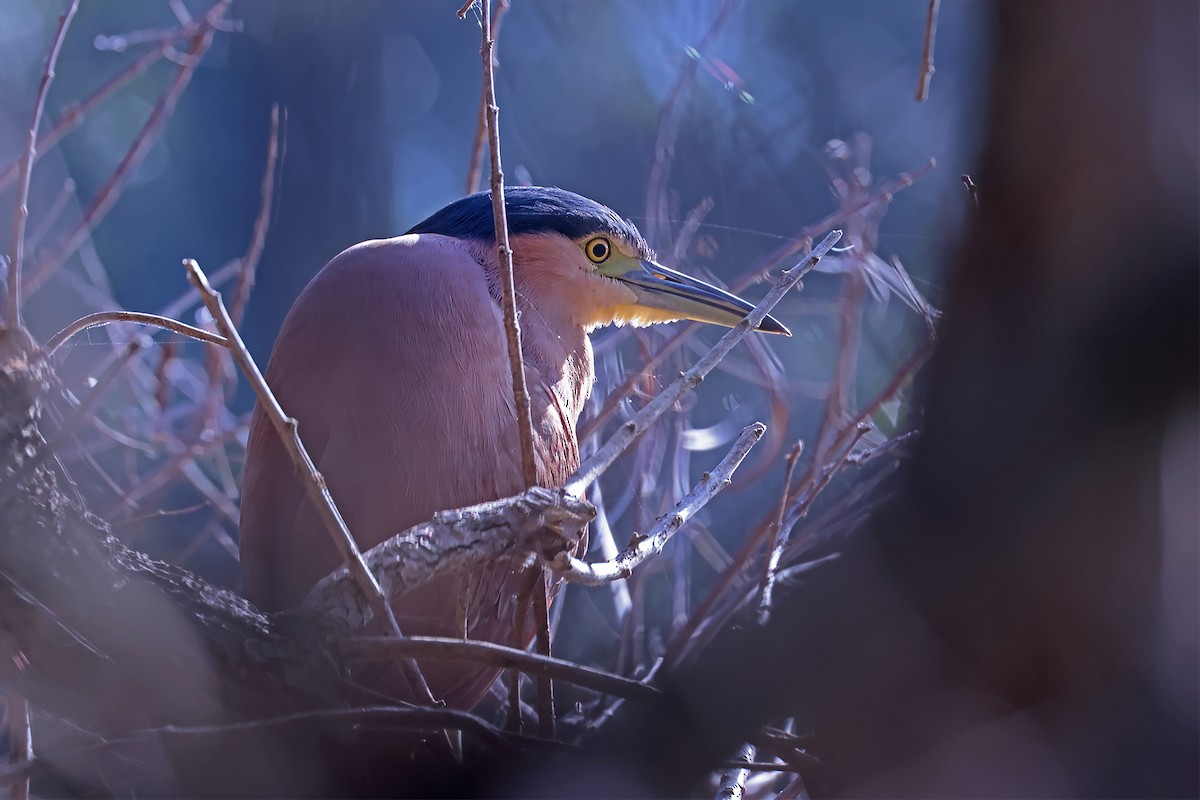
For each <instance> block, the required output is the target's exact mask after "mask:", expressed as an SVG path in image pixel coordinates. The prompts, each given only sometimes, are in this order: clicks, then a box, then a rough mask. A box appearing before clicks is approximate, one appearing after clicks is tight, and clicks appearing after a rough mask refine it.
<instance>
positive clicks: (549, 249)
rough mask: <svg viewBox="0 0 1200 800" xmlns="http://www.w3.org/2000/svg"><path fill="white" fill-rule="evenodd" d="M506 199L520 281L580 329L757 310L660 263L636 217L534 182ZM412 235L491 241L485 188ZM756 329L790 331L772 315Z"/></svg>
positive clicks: (721, 319) (725, 321)
mask: <svg viewBox="0 0 1200 800" xmlns="http://www.w3.org/2000/svg"><path fill="white" fill-rule="evenodd" d="M504 200H505V204H504V205H505V210H506V212H507V214H508V230H509V237H510V241H511V243H512V247H513V251H514V258H515V264H514V269H515V270H516V271H517V272H518V273H519V275H518V276H517V277H518V280H519V281H521V282H522V283H523V284H525V285H526V286H528V287H532V288H533V289H534V290H535V291H537V292H538V293H539V294H540V295H541V296H542V297H545V298H550V299H551V300H552V302H556V303H558V304H560V305H561V306H562V307H563V308H565V309H566V310H567V311H569V313H570V315H571V316H572V318H573V319H574V321H576V322H577V323H578V324H580V325H582V326H583V327H585V328H587V329H591V328H593V327H595V326H597V325H607V324H612V323H615V324H618V325H637V326H642V325H651V324H653V323H656V322H674V321H676V320H682V319H690V320H696V321H698V322H709V323H713V324H715V325H724V326H726V327H732V326H734V325H736V324H737V323H738V322H739V321H740V320H741V319H742V318H743V317H745V316H746V314H748V313H749V312H750V311H751V309H753V308H754V305H753V304H752V303H748V302H747V301H745V300H743V299H742V298H740V297H738V296H737V295H733V294H730V293H729V292H726V291H724V290H723V289H720V288H718V287H716V286H713V285H711V284H709V283H705V282H704V281H701V280H697V279H696V278H693V277H690V276H688V275H684V274H683V273H681V272H676V271H675V270H673V269H669V268H667V267H664V266H663V265H662V264H659V263H658V262H657V261H656V260H655V257H654V252H653V251H652V250H651V249H650V247H649V246H648V245H647V244H646V241H645V239H643V238H642V235H641V234H640V233H638V230H637V228H636V227H635V226H634V225H633V223H631V222H629V221H628V220H625V219H622V218H621V217H619V216H618V215H617V214H616V212H614V211H613V210H612V209H610V208H608V207H607V206H604V205H601V204H600V203H597V202H595V201H594V200H589V199H587V198H586V197H582V196H580V195H577V194H574V193H573V192H568V191H565V190H563V189H557V188H550V187H540V186H514V187H510V188H506V189H505V191H504ZM409 233H410V234H413V233H415V234H439V235H442V236H450V237H454V238H457V239H460V240H464V241H468V242H476V243H488V244H493V245H494V243H495V227H494V223H493V216H492V200H491V193H490V192H480V193H478V194H473V195H468V196H467V197H464V198H462V199H461V200H456V201H455V202H453V203H451V204H450V205H448V206H446V207H445V208H443V209H442V210H441V211H438V212H437V213H436V214H434V215H433V216H431V217H429V218H428V219H426V220H425V221H424V222H421V223H420V224H418V225H416V226H415V227H413V228H412V230H410V231H409ZM494 252H495V248H494V247H492V248H491V249H490V254H491V255H489V258H491V259H492V260H494V258H495V256H494ZM757 330H760V331H764V332H767V333H781V334H784V335H790V333H789V331H788V329H787V328H786V327H784V326H783V324H781V323H780V322H779V321H778V320H776V319H775V318H774V317H771V316H767V317H765V318H764V319H763V321H762V323H760V324H759V326H758V328H757Z"/></svg>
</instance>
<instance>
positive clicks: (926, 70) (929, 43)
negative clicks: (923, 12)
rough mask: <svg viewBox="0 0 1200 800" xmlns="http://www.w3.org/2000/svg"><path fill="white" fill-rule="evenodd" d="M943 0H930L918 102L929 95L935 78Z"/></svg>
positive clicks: (921, 101) (922, 51) (922, 53)
mask: <svg viewBox="0 0 1200 800" xmlns="http://www.w3.org/2000/svg"><path fill="white" fill-rule="evenodd" d="M941 4H942V0H929V15H928V16H927V17H926V18H925V44H924V45H923V46H922V47H921V75H920V77H919V78H918V82H917V102H918V103H923V102H925V98H927V97H929V81H930V80H931V79H932V78H933V72H934V70H933V39H934V36H936V35H937V18H938V7H939V6H940V5H941Z"/></svg>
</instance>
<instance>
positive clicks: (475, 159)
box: [458, 0, 512, 194]
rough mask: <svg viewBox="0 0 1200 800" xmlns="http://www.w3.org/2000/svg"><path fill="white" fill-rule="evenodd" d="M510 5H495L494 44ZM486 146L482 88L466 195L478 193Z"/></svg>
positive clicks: (460, 15)
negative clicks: (501, 21)
mask: <svg viewBox="0 0 1200 800" xmlns="http://www.w3.org/2000/svg"><path fill="white" fill-rule="evenodd" d="M475 2H476V0H471V2H469V3H467V4H466V5H464V6H463V7H462V8H460V9H459V10H458V18H459V19H465V18H466V16H467V12H468V11H470V9H471V6H473V5H475ZM511 5H512V4H511V3H510V2H509V0H499V2H498V3H497V5H496V11H495V13H494V14H492V42H493V43H494V42H495V41H496V40H497V39H499V37H500V20H502V19H503V18H504V12H505V11H508V9H509V7H510V6H511ZM485 144H487V95H486V90H485V89H484V88H483V87H480V89H479V117H478V119H477V120H476V124H475V136H474V137H473V138H472V139H471V161H470V164H469V165H468V167H467V194H473V193H474V192H477V191H479V176H480V175H481V174H482V173H483V150H484V145H485Z"/></svg>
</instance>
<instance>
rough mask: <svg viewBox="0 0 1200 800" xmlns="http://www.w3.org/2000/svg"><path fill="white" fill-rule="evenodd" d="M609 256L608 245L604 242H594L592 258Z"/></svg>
mask: <svg viewBox="0 0 1200 800" xmlns="http://www.w3.org/2000/svg"><path fill="white" fill-rule="evenodd" d="M606 255H608V245H606V244H605V243H604V242H594V243H593V244H592V258H604V257H605V256H606Z"/></svg>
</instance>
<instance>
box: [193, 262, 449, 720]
mask: <svg viewBox="0 0 1200 800" xmlns="http://www.w3.org/2000/svg"><path fill="white" fill-rule="evenodd" d="M183 263H184V267H185V268H186V269H187V272H188V280H190V281H191V282H192V285H193V286H195V287H196V290H197V291H198V292H199V293H200V296H201V298H202V299H203V300H204V305H205V307H206V308H207V309H208V311H209V313H210V314H212V317H213V319H214V320H215V321H216V323H217V327H218V328H219V329H220V330H221V332H222V333H223V334H224V335H225V338H226V339H227V340H228V341H229V345H228V347H229V349H230V352H231V353H232V354H233V358H234V360H235V361H236V362H237V363H238V366H239V367H240V368H241V370H242V372H243V373H244V374H245V375H246V378H247V379H248V380H249V381H250V385H251V386H252V387H253V389H254V393H255V395H256V396H257V397H258V402H259V403H261V404H262V407H263V410H264V411H265V412H266V414H267V416H268V417H269V418H270V420H271V424H272V426H274V428H275V432H276V433H277V434H278V435H279V438H280V440H281V441H282V443H283V446H284V448H285V449H286V450H287V451H288V455H290V456H291V458H292V461H293V463H294V464H295V465H296V473H297V475H298V477H299V480H300V482H301V483H302V484H303V486H304V492H305V494H306V495H307V496H308V499H309V502H311V503H312V504H313V507H314V508H315V509H316V511H317V514H318V516H320V518H321V521H322V522H323V523H324V524H325V528H326V530H328V531H329V535H330V536H331V537H332V538H333V542H334V544H335V545H336V546H337V548H338V552H339V553H341V556H342V560H343V561H344V562H345V563H346V564H347V565H348V567H349V569H350V571H351V574H352V575H353V576H354V582H355V585H356V586H357V587H358V590H359V591H361V592H362V593H363V595H364V596H365V597H366V598H367V601H368V602H369V603H370V605H371V609H372V610H373V611H374V612H375V614H376V615H378V619H380V620H382V621H384V622H385V624H386V627H387V629H388V630H389V631H390V632H391V633H392V634H393V635H394V636H397V637H400V636H402V635H403V634H402V633H401V632H400V626H399V624H398V623H397V622H396V616H395V614H393V613H392V607H391V605H390V604H389V603H388V601H387V598H386V597H385V596H384V594H383V590H382V589H380V587H379V584H378V583H377V582H376V580H375V577H374V576H373V575H372V574H371V571H370V570H369V569H368V568H367V565H366V563H365V562H364V561H363V557H362V553H361V552H359V549H358V543H357V542H355V540H354V537H353V536H352V535H351V534H350V529H349V528H347V527H346V521H345V520H344V519H342V514H341V512H340V511H338V508H337V505H336V504H335V503H334V502H333V496H332V495H330V493H329V489H328V487H327V486H326V485H325V479H324V478H323V477H321V474H320V473H319V472H317V468H316V465H315V464H313V461H312V458H310V457H309V455H308V451H307V450H306V449H305V447H304V443H303V442H301V441H300V433H299V431H298V427H299V426H298V425H297V423H296V420H295V419H294V418H293V417H289V416H288V415H287V414H286V413H285V412H284V410H283V407H282V406H280V405H279V401H278V400H277V399H275V395H274V394H273V393H272V392H271V388H270V387H269V386H267V381H266V379H265V378H263V376H262V372H261V371H259V369H258V365H257V364H255V363H254V359H253V358H251V356H250V351H249V350H247V349H246V345H245V344H244V343H243V342H242V337H241V335H240V334H239V333H238V331H237V328H236V327H234V325H233V320H231V319H230V318H229V312H228V311H226V309H225V303H224V302H222V300H221V295H220V294H219V293H218V292H216V291H214V290H213V288H212V286H210V285H209V283H208V277H207V276H205V274H204V272H203V271H201V269H200V265H199V264H197V263H196V262H195V261H193V260H192V259H187V260H185V261H184V262H183ZM401 666H402V667H404V668H405V674H406V677H407V678H408V680H409V682H410V683H411V684H412V688H413V690H414V692H416V693H417V694H418V696H420V697H421V698H422V699H424V700H425V701H426V702H429V703H433V702H435V701H434V699H433V695H432V694H431V693H430V691H429V685H428V684H427V683H426V682H425V678H424V676H422V675H421V671H420V669H419V668H418V667H417V665H416V663H415V662H412V661H408V662H401Z"/></svg>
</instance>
